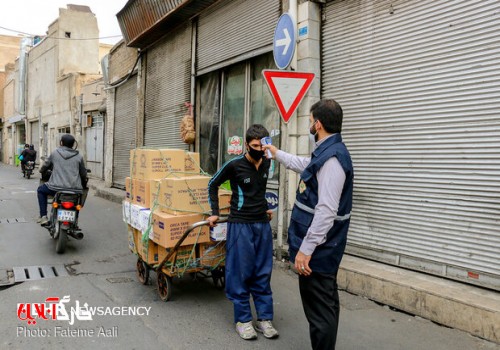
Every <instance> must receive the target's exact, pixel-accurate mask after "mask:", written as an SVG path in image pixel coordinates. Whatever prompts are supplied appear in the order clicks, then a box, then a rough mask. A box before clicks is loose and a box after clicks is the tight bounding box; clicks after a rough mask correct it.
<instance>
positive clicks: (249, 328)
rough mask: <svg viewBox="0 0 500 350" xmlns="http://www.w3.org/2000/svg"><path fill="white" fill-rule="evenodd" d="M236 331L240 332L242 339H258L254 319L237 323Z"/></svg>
mask: <svg viewBox="0 0 500 350" xmlns="http://www.w3.org/2000/svg"><path fill="white" fill-rule="evenodd" d="M236 332H238V334H239V335H240V337H241V338H242V339H245V340H252V339H257V332H255V328H253V325H252V321H249V322H245V323H242V322H238V323H236Z"/></svg>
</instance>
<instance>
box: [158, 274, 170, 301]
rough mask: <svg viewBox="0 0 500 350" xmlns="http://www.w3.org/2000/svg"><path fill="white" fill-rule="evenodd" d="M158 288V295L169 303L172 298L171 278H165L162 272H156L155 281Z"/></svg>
mask: <svg viewBox="0 0 500 350" xmlns="http://www.w3.org/2000/svg"><path fill="white" fill-rule="evenodd" d="M156 282H157V287H158V294H159V295H160V299H161V300H163V301H169V300H170V298H171V297H172V277H170V276H167V275H166V274H165V273H164V272H161V271H160V272H158V278H157V280H156Z"/></svg>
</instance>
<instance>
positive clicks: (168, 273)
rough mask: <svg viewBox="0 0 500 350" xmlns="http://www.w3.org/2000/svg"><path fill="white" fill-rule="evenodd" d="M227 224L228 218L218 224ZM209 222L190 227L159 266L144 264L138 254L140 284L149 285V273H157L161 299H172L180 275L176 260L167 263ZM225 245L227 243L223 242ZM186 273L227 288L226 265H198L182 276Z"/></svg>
mask: <svg viewBox="0 0 500 350" xmlns="http://www.w3.org/2000/svg"><path fill="white" fill-rule="evenodd" d="M224 222H227V217H222V218H220V219H219V220H218V221H217V223H218V224H219V223H224ZM208 224H209V221H207V220H205V221H200V222H197V223H194V224H193V225H191V226H189V227H188V228H187V229H186V230H185V231H184V233H183V235H182V236H181V238H180V239H179V241H177V243H176V244H175V246H174V247H173V248H172V249H171V250H170V251H169V252H168V254H167V256H166V257H165V258H163V260H162V261H160V262H159V263H158V264H157V265H155V266H151V265H149V264H147V263H146V262H144V261H143V260H142V258H141V255H140V254H139V253H138V259H137V265H136V269H137V271H136V273H137V279H138V280H139V282H141V283H142V284H144V285H146V284H148V283H149V272H150V271H151V270H153V271H154V272H156V281H157V290H158V294H159V296H160V299H161V300H163V301H168V300H170V298H171V297H172V279H173V277H175V276H178V275H179V273H178V271H177V268H176V266H175V260H176V258H174V261H173V262H172V263H171V264H170V266H168V264H167V262H168V261H169V259H170V258H171V257H172V256H173V255H174V254H176V253H177V252H178V250H179V247H180V246H181V245H182V243H183V242H184V240H185V239H186V237H187V236H188V235H189V234H190V233H191V231H193V230H194V229H195V228H198V227H201V226H204V225H208ZM221 243H224V244H225V242H221ZM184 273H189V274H191V275H193V276H196V275H197V274H201V275H202V277H204V278H207V277H211V278H212V280H213V282H214V285H215V286H216V287H217V288H220V289H222V288H224V286H225V269H224V263H223V262H222V263H217V264H216V265H214V266H206V265H201V264H197V265H195V266H190V267H187V268H186V269H184V270H183V271H182V274H184Z"/></svg>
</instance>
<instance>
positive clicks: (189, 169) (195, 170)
mask: <svg viewBox="0 0 500 350" xmlns="http://www.w3.org/2000/svg"><path fill="white" fill-rule="evenodd" d="M184 171H185V172H186V173H185V174H184V176H193V175H194V176H196V175H200V172H201V169H200V154H199V153H198V152H186V154H185V158H184Z"/></svg>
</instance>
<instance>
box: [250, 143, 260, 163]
mask: <svg viewBox="0 0 500 350" xmlns="http://www.w3.org/2000/svg"><path fill="white" fill-rule="evenodd" d="M248 154H249V155H250V157H252V159H253V160H255V161H256V162H258V161H259V160H260V159H262V157H264V151H262V150H261V151H259V150H256V149H255V148H252V146H250V145H248Z"/></svg>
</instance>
